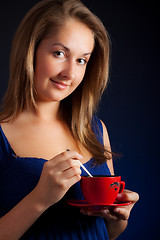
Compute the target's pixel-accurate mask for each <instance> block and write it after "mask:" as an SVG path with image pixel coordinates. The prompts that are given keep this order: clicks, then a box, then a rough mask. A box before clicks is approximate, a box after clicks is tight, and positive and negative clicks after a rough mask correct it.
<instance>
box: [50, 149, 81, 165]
mask: <svg viewBox="0 0 160 240" xmlns="http://www.w3.org/2000/svg"><path fill="white" fill-rule="evenodd" d="M82 158H83V157H82V156H81V155H80V154H79V153H78V152H76V151H65V152H62V153H60V154H58V155H56V156H55V157H54V158H52V159H50V160H49V161H47V164H49V165H50V166H52V167H53V166H56V165H57V164H59V163H60V162H64V161H66V160H68V159H77V160H81V159H82Z"/></svg>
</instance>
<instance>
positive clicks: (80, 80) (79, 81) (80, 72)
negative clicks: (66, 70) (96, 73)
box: [76, 68, 86, 86]
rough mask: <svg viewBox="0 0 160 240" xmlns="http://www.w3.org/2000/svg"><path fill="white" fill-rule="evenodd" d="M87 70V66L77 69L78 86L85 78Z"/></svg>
mask: <svg viewBox="0 0 160 240" xmlns="http://www.w3.org/2000/svg"><path fill="white" fill-rule="evenodd" d="M85 70H86V68H85V69H83V70H81V71H79V72H78V71H77V81H76V84H77V86H78V85H79V84H80V83H81V82H82V81H83V78H84V75H85Z"/></svg>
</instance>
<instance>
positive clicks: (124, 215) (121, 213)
mask: <svg viewBox="0 0 160 240" xmlns="http://www.w3.org/2000/svg"><path fill="white" fill-rule="evenodd" d="M113 212H114V213H115V215H116V216H117V218H119V219H122V220H128V218H129V215H130V211H127V210H126V209H125V208H115V209H114V210H113Z"/></svg>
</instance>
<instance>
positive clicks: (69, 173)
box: [0, 151, 81, 240]
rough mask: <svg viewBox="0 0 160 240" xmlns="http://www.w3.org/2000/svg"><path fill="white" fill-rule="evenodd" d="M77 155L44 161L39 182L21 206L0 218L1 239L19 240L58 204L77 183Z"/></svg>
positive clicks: (61, 155)
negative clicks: (44, 213)
mask: <svg viewBox="0 0 160 240" xmlns="http://www.w3.org/2000/svg"><path fill="white" fill-rule="evenodd" d="M80 158H81V156H80V155H79V154H78V153H77V152H73V151H70V152H64V153H61V154H59V155H57V156H56V157H54V158H53V159H51V160H49V161H47V162H46V163H45V164H44V166H43V170H42V174H41V177H40V180H39V182H38V184H37V186H36V187H35V189H33V191H32V192H31V193H29V194H28V195H27V196H26V197H25V198H24V199H23V200H22V201H21V202H19V203H18V204H17V205H16V206H15V207H14V208H13V209H12V210H11V211H9V212H8V213H7V214H6V215H4V216H3V217H1V218H0V239H1V240H10V239H12V240H18V239H19V238H20V237H21V236H22V235H23V234H24V233H25V232H26V231H27V230H28V229H29V228H30V227H31V225H32V224H33V223H34V222H35V221H36V220H37V219H38V218H39V217H40V215H41V214H42V213H43V212H44V211H45V210H46V209H48V208H49V207H50V206H51V205H53V204H55V203H56V202H58V201H59V200H60V199H61V198H62V197H63V196H64V194H65V193H66V192H67V191H68V189H69V188H70V187H71V186H72V185H73V184H75V183H76V182H78V181H79V180H80V178H81V177H80V174H81V170H80V164H79V162H78V161H75V159H78V160H80Z"/></svg>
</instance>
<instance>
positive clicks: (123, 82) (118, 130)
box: [0, 0, 160, 240]
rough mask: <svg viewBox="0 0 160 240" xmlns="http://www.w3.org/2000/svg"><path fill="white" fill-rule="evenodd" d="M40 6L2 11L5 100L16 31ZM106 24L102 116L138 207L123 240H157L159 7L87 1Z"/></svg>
mask: <svg viewBox="0 0 160 240" xmlns="http://www.w3.org/2000/svg"><path fill="white" fill-rule="evenodd" d="M36 2H38V1H32V0H24V1H5V2H3V3H1V5H0V6H1V7H0V9H1V10H0V11H1V12H0V30H1V37H0V52H1V57H0V66H1V68H0V74H1V79H0V97H1V96H2V95H3V93H4V91H5V89H6V87H7V83H8V77H9V73H8V69H9V67H8V66H9V64H8V63H9V53H10V46H11V42H12V38H13V34H14V32H15V29H16V28H17V26H18V24H19V22H20V20H21V19H22V17H23V16H24V14H25V13H26V11H27V10H28V9H29V8H30V7H31V6H32V5H33V4H34V3H36ZM83 2H85V3H86V5H87V6H88V7H89V8H90V9H91V10H92V11H93V12H94V13H96V15H98V16H99V17H100V18H101V20H102V21H103V23H104V24H105V26H106V28H107V30H108V32H109V34H110V37H111V41H112V54H111V69H110V83H109V85H108V89H107V91H106V92H105V94H104V95H103V97H102V102H101V105H100V108H99V115H100V117H101V119H102V120H103V121H104V122H105V124H106V125H107V128H108V132H109V136H110V141H111V145H112V149H113V151H114V152H118V153H121V158H120V159H116V160H114V167H115V173H116V174H119V175H121V176H122V179H123V180H125V181H126V188H128V189H131V190H133V191H137V192H138V193H139V195H140V200H139V202H138V203H137V204H136V205H135V207H134V209H133V210H132V212H131V217H130V220H129V225H128V227H127V229H126V231H125V232H124V233H123V234H122V235H121V236H120V237H119V238H118V239H119V240H135V239H138V240H140V239H142V240H143V239H146V240H149V239H158V234H159V229H158V219H159V213H158V211H159V188H160V185H159V177H158V175H159V172H158V170H159V72H158V70H159V64H160V61H159V59H160V53H159V42H160V41H159V40H160V38H159V27H160V26H159V25H158V20H159V19H158V7H157V5H156V3H155V1H152V2H151V1H147V2H146V1H119V0H98V1H95V0H88V1H85V0H84V1H83Z"/></svg>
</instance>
